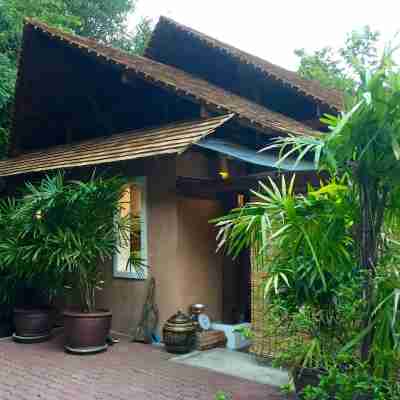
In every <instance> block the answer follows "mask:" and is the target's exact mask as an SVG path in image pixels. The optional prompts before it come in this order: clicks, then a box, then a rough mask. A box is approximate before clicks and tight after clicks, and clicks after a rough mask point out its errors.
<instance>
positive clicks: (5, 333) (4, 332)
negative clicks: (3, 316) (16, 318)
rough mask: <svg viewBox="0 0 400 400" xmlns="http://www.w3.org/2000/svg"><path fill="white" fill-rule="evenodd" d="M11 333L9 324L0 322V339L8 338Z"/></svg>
mask: <svg viewBox="0 0 400 400" xmlns="http://www.w3.org/2000/svg"><path fill="white" fill-rule="evenodd" d="M12 333H13V330H12V325H11V323H10V322H8V321H0V338H4V337H9V336H11V335H12Z"/></svg>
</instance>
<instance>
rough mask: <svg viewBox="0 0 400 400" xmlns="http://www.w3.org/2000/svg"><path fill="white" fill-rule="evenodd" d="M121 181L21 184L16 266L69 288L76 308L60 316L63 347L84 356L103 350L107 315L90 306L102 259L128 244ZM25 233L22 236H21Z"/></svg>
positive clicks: (98, 284) (54, 178) (57, 177)
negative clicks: (22, 223) (21, 229)
mask: <svg viewBox="0 0 400 400" xmlns="http://www.w3.org/2000/svg"><path fill="white" fill-rule="evenodd" d="M123 191H124V181H123V180H122V179H121V178H117V177H113V178H104V177H95V176H94V175H93V176H92V177H91V178H90V179H89V180H88V181H86V182H80V181H67V180H66V179H65V176H64V175H63V174H60V173H58V174H56V175H55V176H52V177H46V178H45V179H43V180H42V181H41V182H40V183H39V184H37V185H33V184H27V185H26V190H25V193H24V196H23V197H22V199H21V201H20V205H19V207H18V213H17V214H18V216H19V218H21V219H22V220H24V221H29V223H26V224H25V226H24V234H22V236H25V237H26V235H29V237H31V238H33V240H31V241H30V242H29V243H23V242H22V243H20V244H21V245H22V246H20V247H19V253H20V254H23V256H21V257H20V259H22V260H23V259H24V260H27V261H29V262H26V263H23V262H18V263H17V265H18V268H19V270H20V272H21V275H22V276H25V277H28V276H29V275H31V276H40V275H41V276H47V277H53V276H57V277H58V278H59V281H62V283H63V285H64V287H71V288H72V290H71V292H72V293H73V294H78V295H79V299H78V300H77V299H75V300H74V302H75V303H78V304H79V307H77V308H74V309H69V310H66V311H65V312H64V331H65V348H66V349H67V350H68V351H71V352H77V353H87V352H96V351H101V350H104V349H106V338H107V335H108V333H109V329H110V324H111V317H112V315H111V312H110V311H109V310H99V309H98V308H97V307H96V292H97V290H99V289H101V286H102V284H103V281H102V276H101V275H102V269H101V265H102V264H103V263H104V261H106V260H108V259H110V258H111V257H112V256H113V255H114V254H115V253H116V252H118V251H119V248H120V247H121V244H122V243H123V242H125V241H127V240H129V232H130V226H131V221H130V217H129V216H122V213H121V212H120V206H121V204H120V199H121V196H122V193H123ZM27 232H28V233H27Z"/></svg>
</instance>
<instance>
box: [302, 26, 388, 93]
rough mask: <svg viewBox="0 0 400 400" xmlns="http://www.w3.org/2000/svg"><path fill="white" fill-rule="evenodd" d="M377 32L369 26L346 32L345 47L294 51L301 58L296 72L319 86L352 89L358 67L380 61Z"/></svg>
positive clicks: (373, 65) (356, 83)
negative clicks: (311, 51)
mask: <svg viewBox="0 0 400 400" xmlns="http://www.w3.org/2000/svg"><path fill="white" fill-rule="evenodd" d="M379 39H380V33H379V32H378V31H373V30H371V28H370V27H369V26H365V27H363V28H362V29H361V30H359V31H352V32H351V33H350V34H348V35H347V37H346V40H345V43H344V46H343V47H341V48H339V49H338V50H335V49H333V48H332V47H330V46H326V47H323V48H322V49H320V50H316V51H315V52H313V53H307V52H306V51H305V50H304V49H298V50H295V54H296V55H297V56H298V57H299V58H300V65H299V68H298V73H299V74H300V75H301V76H303V77H304V78H306V79H315V80H317V81H319V82H320V83H321V84H322V86H324V87H326V88H330V89H338V90H340V91H344V92H353V91H354V90H355V87H356V86H357V85H358V84H359V83H360V82H359V80H358V76H359V70H360V68H375V67H376V66H377V64H378V62H379V54H378V53H379V52H378V42H379Z"/></svg>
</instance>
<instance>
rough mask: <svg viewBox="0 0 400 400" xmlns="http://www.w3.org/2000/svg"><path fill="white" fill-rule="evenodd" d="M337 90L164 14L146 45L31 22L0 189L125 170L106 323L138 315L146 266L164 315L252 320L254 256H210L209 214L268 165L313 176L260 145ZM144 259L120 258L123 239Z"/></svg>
mask: <svg viewBox="0 0 400 400" xmlns="http://www.w3.org/2000/svg"><path fill="white" fill-rule="evenodd" d="M340 108H341V98H340V95H339V94H338V93H336V92H333V91H327V90H325V89H322V88H321V87H320V86H319V85H318V83H316V82H312V81H306V80H303V79H301V78H300V77H299V76H298V75H297V74H295V73H293V72H291V71H286V70H284V69H282V68H280V67H278V66H275V65H273V64H270V63H268V62H266V61H264V60H261V59H258V58H256V57H254V56H251V55H249V54H246V53H244V52H242V51H240V50H238V49H235V48H233V47H231V46H228V45H226V44H224V43H220V42H218V41H217V40H215V39H213V38H210V37H208V36H206V35H204V34H201V33H199V32H196V31H194V30H192V29H190V28H187V27H184V26H182V25H180V24H178V23H176V22H174V21H172V20H169V19H167V18H164V17H162V18H161V19H160V21H159V23H158V25H157V26H156V28H155V31H154V34H153V37H152V39H151V41H150V44H149V47H148V49H147V51H146V54H145V56H144V57H139V56H132V55H127V54H125V53H124V52H122V51H119V50H116V49H112V48H109V47H105V46H103V45H102V44H100V43H97V42H95V41H93V40H90V39H87V38H82V37H78V36H74V35H71V34H68V33H64V32H62V31H59V30H57V29H54V28H51V27H48V26H47V25H45V24H43V23H40V22H38V21H34V20H27V21H26V24H25V28H24V40H23V48H22V52H21V57H20V66H19V73H18V80H17V88H16V99H15V113H14V122H13V131H12V136H11V145H10V154H9V158H8V159H7V160H4V161H0V176H1V177H2V179H4V181H5V183H6V184H5V185H4V187H5V189H4V193H5V194H7V193H9V194H10V193H12V192H13V191H14V189H15V188H16V187H17V186H19V185H21V184H22V183H23V182H25V181H27V180H36V179H40V178H41V177H43V176H44V174H46V173H51V171H54V170H58V169H62V170H64V171H66V173H67V174H68V176H69V177H71V178H80V179H84V178H85V176H88V175H89V174H91V173H92V172H93V169H94V168H96V169H97V170H101V171H103V170H107V171H108V172H110V173H115V174H123V175H125V176H127V177H129V178H130V180H131V185H129V191H127V196H128V197H127V199H128V203H129V207H128V208H127V209H126V210H124V212H132V213H135V214H137V215H138V216H140V219H141V226H140V232H139V233H140V234H139V235H138V236H137V239H136V241H132V242H131V248H130V249H124V250H123V251H121V252H120V254H119V255H116V256H115V257H114V260H113V261H112V262H111V263H109V264H107V265H104V266H103V268H104V274H105V280H106V284H105V289H104V290H103V291H102V292H101V293H99V302H100V305H101V306H102V307H106V308H110V309H111V310H112V311H113V329H114V330H116V331H119V332H122V333H129V332H131V331H132V329H133V328H134V327H135V326H136V325H137V323H138V321H139V319H140V317H141V313H142V308H143V304H144V302H145V299H146V293H147V288H148V282H149V277H150V276H153V277H154V278H155V282H156V303H157V305H158V308H159V310H160V326H161V324H162V323H163V322H164V321H165V320H166V319H167V318H168V317H169V316H170V315H172V314H173V313H175V312H176V311H177V309H184V310H187V309H188V307H189V306H190V305H191V304H193V303H204V304H207V306H208V313H209V315H210V316H211V317H212V319H214V320H218V321H223V322H226V323H235V322H241V321H246V320H250V318H251V315H250V293H249V290H250V289H249V288H250V258H249V256H248V255H246V254H243V256H242V257H240V259H238V260H236V261H235V262H233V261H232V260H229V259H228V258H226V257H224V256H223V255H222V254H216V252H215V249H216V246H215V235H216V232H215V229H214V228H213V226H212V225H211V224H210V223H209V221H210V220H211V219H213V218H215V217H218V216H221V215H223V213H225V212H227V211H228V210H229V209H231V208H233V207H236V206H237V205H240V204H241V203H243V202H244V201H246V200H247V199H248V198H249V189H251V188H256V187H257V182H258V181H259V180H260V179H263V178H265V177H267V176H270V177H273V178H276V177H278V176H279V174H282V173H286V174H292V173H294V172H296V173H297V184H298V190H302V188H304V186H305V184H306V183H307V182H310V181H313V180H315V179H316V176H315V174H314V172H313V165H312V163H311V162H308V161H304V162H302V163H300V164H299V165H297V166H294V164H293V163H291V162H290V161H288V162H287V163H285V164H283V165H282V166H281V170H279V171H278V170H277V169H276V168H275V166H274V165H275V163H276V161H277V159H278V154H276V153H273V152H259V150H260V149H262V148H264V147H266V146H267V145H268V144H270V143H271V140H272V139H273V138H276V137H278V136H282V135H289V134H291V135H305V134H308V135H313V134H317V133H316V131H317V130H318V129H321V128H322V127H321V126H320V124H319V117H320V115H321V114H322V113H326V112H327V113H337V112H338V111H339V110H340ZM133 250H134V251H138V252H140V254H141V256H142V257H143V258H144V259H145V260H146V265H147V266H148V267H147V268H145V269H144V270H143V271H140V272H139V271H130V270H127V269H126V268H124V266H125V265H126V257H127V254H128V253H129V252H130V251H133Z"/></svg>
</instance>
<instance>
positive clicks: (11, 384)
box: [0, 337, 284, 400]
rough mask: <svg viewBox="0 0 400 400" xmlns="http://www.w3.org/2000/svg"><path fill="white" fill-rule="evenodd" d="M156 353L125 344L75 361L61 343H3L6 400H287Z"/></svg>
mask: <svg viewBox="0 0 400 400" xmlns="http://www.w3.org/2000/svg"><path fill="white" fill-rule="evenodd" d="M169 357H170V356H169V355H168V354H167V353H165V352H163V351H161V350H159V349H157V348H153V347H151V346H145V345H141V344H136V343H129V342H126V341H122V342H121V343H119V344H117V345H115V346H113V347H111V348H110V349H109V350H108V351H107V352H106V353H102V354H97V355H91V356H74V355H69V354H66V353H64V352H63V351H62V337H58V338H56V339H53V340H52V341H51V342H47V343H40V344H30V345H24V344H16V343H13V342H12V341H8V340H7V341H2V342H0V399H1V400H36V399H40V400H106V399H107V400H111V399H113V400H142V399H143V400H191V399H196V400H214V397H215V393H216V392H217V391H218V390H223V391H225V392H227V393H230V394H231V395H232V398H233V399H234V400H239V399H248V400H282V399H283V398H284V397H282V396H281V395H280V394H279V391H278V389H276V388H272V387H270V386H266V385H261V384H257V383H253V382H249V381H246V380H242V379H238V378H234V377H230V376H227V375H223V374H218V373H215V372H211V371H208V370H204V369H199V368H193V367H188V366H183V365H179V364H175V363H172V362H169V361H168V359H169Z"/></svg>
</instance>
